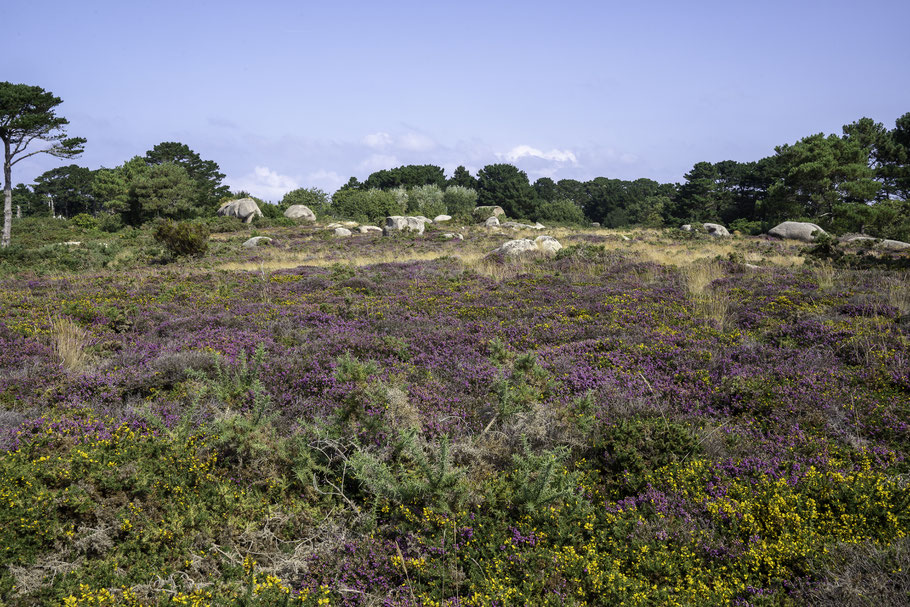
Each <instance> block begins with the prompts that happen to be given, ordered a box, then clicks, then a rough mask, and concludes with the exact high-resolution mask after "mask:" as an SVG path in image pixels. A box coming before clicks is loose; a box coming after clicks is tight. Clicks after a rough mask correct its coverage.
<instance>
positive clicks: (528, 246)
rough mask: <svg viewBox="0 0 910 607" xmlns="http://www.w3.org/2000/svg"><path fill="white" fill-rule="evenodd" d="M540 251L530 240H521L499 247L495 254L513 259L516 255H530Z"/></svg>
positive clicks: (508, 242)
mask: <svg viewBox="0 0 910 607" xmlns="http://www.w3.org/2000/svg"><path fill="white" fill-rule="evenodd" d="M536 251H538V248H537V243H535V242H534V241H533V240H531V239H530V238H519V239H518V240H509V241H506V242H504V243H502V245H500V246H499V248H497V249H496V250H495V251H493V254H499V255H503V256H506V257H513V256H515V255H521V254H522V253H530V252H536Z"/></svg>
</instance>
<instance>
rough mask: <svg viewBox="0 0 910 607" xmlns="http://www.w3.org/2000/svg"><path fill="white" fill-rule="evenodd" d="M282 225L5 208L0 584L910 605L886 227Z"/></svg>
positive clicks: (23, 595)
mask: <svg viewBox="0 0 910 607" xmlns="http://www.w3.org/2000/svg"><path fill="white" fill-rule="evenodd" d="M28 221H32V222H36V223H35V224H34V226H33V227H34V230H31V229H29V228H28V226H29V224H28V223H27V222H28ZM41 222H44V224H42V223H41ZM54 222H56V223H54ZM218 222H220V224H221V226H222V228H223V230H221V229H219V227H218ZM231 222H232V223H231ZM280 223H282V222H280V221H279V222H277V223H271V224H270V223H269V221H268V220H265V221H263V222H262V223H259V224H258V225H257V224H256V223H254V224H253V225H249V226H245V225H242V224H241V223H240V222H239V221H238V220H236V219H228V218H225V219H223V220H217V221H216V222H212V223H210V224H209V226H208V229H210V230H211V231H212V232H214V233H213V235H212V238H211V239H210V240H209V241H208V251H207V252H206V253H204V254H203V255H201V256H197V257H180V258H178V259H176V260H175V259H173V258H172V257H171V255H170V254H169V253H168V252H167V251H166V250H165V248H164V247H163V246H162V244H160V243H159V242H157V241H155V239H154V233H155V230H154V229H153V228H152V227H148V228H138V229H137V228H131V229H129V230H126V231H120V232H113V233H109V232H104V231H102V230H99V229H98V228H97V227H88V228H86V227H79V226H78V225H75V224H74V223H73V222H67V221H60V220H52V219H45V220H37V219H35V220H21V221H20V222H18V224H17V225H18V226H19V227H17V228H16V231H15V232H14V233H15V234H16V236H17V238H18V243H17V244H15V245H14V246H13V247H11V248H10V249H7V250H6V251H7V252H6V253H5V254H4V255H5V256H4V258H3V261H2V268H3V276H4V277H3V279H2V287H0V300H2V302H0V305H2V310H3V312H2V316H0V342H2V343H0V424H2V431H0V441H2V449H3V452H2V453H3V454H2V455H0V563H2V568H0V597H2V599H0V603H2V604H4V605H9V606H20V605H36V604H47V605H74V606H75V605H173V604H184V605H298V604H299V605H326V604H331V605H522V604H529V605H545V604H550V605H619V604H625V605H804V604H819V605H866V604H880V605H901V604H906V601H907V597H908V592H910V561H908V556H907V554H908V547H910V545H908V539H907V533H908V531H910V510H908V506H910V487H908V485H907V481H906V479H907V472H908V464H907V457H908V452H910V449H908V447H910V443H908V419H910V418H908V413H910V411H908V409H910V295H908V294H910V276H908V274H907V272H906V262H905V257H901V255H896V256H894V257H893V258H889V259H887V260H886V259H884V258H883V259H880V260H878V261H879V262H881V263H880V264H879V265H877V266H876V265H872V264H867V266H868V267H862V268H858V267H857V266H856V265H855V264H853V265H851V264H846V265H845V264H843V263H841V261H843V260H840V261H835V262H831V261H827V262H824V261H819V260H817V259H816V257H813V256H812V255H810V254H809V253H808V252H807V251H808V250H807V249H806V248H803V247H805V245H798V244H796V243H793V242H786V241H783V242H782V241H775V240H771V239H768V238H766V237H758V238H753V237H734V238H732V239H713V238H710V237H708V236H704V235H699V234H687V233H683V232H679V231H672V230H671V231H663V230H647V229H638V230H629V231H626V232H623V233H619V232H616V231H612V230H606V229H584V230H581V229H570V228H559V229H555V230H548V231H547V233H549V234H553V235H555V236H557V237H558V238H559V239H560V240H561V242H562V243H563V245H564V246H565V248H564V249H563V250H562V251H560V252H559V253H558V254H557V255H556V256H555V257H543V256H540V257H538V256H525V257H519V258H516V259H512V260H502V259H498V258H489V257H487V256H486V254H487V253H488V252H489V251H490V250H492V249H493V248H495V247H496V246H498V245H499V244H501V243H502V241H503V240H505V239H507V238H510V237H512V236H510V235H505V234H501V233H496V232H495V231H490V230H486V229H484V228H474V227H470V228H467V229H464V230H462V231H463V232H464V233H465V235H466V237H465V240H463V241H458V240H450V241H445V240H443V239H442V238H441V237H440V233H441V230H439V229H435V228H434V227H430V228H429V229H428V230H427V232H426V233H425V234H423V235H420V236H416V235H408V234H402V235H398V236H390V237H383V236H381V235H376V234H355V235H354V236H353V237H350V238H347V239H343V240H340V239H334V238H331V237H329V236H327V232H326V231H325V230H324V229H322V228H320V227H314V226H310V225H293V226H287V225H278V224H280ZM54 225H56V226H57V227H56V228H53V227H52V226H54ZM270 225H271V226H272V227H268V226H270ZM49 226H51V227H49ZM231 227H232V228H233V229H235V230H236V231H227V230H228V228H231ZM446 229H447V230H448V229H452V228H446ZM53 230H56V231H53ZM253 234H261V235H268V236H270V237H272V238H273V242H272V246H268V247H259V248H255V249H243V248H241V247H240V246H239V245H240V243H242V242H243V241H244V240H246V239H247V238H249V237H250V236H251V235H253ZM67 241H80V242H82V244H81V245H79V246H65V245H57V244H53V243H56V242H67ZM17 246H18V247H19V248H18V249H17V248H16V247H17ZM17 251H18V252H17ZM35 251H40V252H41V253H40V254H38V253H35ZM14 255H15V256H14ZM33 255H35V256H36V257H35V259H33V257H32V256H33ZM904 256H906V254H904ZM38 257H40V261H39V260H38ZM886 261H887V263H885V262H886ZM747 264H748V265H747ZM901 264H904V265H903V268H902V267H901Z"/></svg>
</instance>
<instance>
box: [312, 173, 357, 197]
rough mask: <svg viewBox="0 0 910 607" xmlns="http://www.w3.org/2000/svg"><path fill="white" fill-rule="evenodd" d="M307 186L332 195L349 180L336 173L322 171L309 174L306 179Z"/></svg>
mask: <svg viewBox="0 0 910 607" xmlns="http://www.w3.org/2000/svg"><path fill="white" fill-rule="evenodd" d="M305 180H306V186H305V187H311V188H321V189H322V190H323V191H324V192H328V193H329V194H331V193H332V192H334V191H335V190H337V189H338V188H340V187H341V186H343V185H344V184H345V183H347V181H348V178H347V177H344V176H342V175H340V174H338V173H336V172H335V171H326V170H324V169H320V170H318V171H314V172H312V173H308V174H307V176H306V178H305Z"/></svg>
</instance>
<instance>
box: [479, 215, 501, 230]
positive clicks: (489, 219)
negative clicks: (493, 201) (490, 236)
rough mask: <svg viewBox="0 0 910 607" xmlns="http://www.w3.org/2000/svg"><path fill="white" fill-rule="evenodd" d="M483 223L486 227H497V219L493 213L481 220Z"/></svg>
mask: <svg viewBox="0 0 910 607" xmlns="http://www.w3.org/2000/svg"><path fill="white" fill-rule="evenodd" d="M483 225H485V226H487V227H488V228H498V227H499V219H497V218H496V216H495V215H493V216H490V217H487V220H486V221H484V222H483Z"/></svg>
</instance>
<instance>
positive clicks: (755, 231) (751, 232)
mask: <svg viewBox="0 0 910 607" xmlns="http://www.w3.org/2000/svg"><path fill="white" fill-rule="evenodd" d="M762 227H763V226H762V222H760V221H749V220H748V219H744V218H741V219H737V220H736V221H731V222H730V232H731V233H732V232H739V233H740V234H745V235H746V236H758V235H759V234H761V233H762V232H763V231H764V230H763V229H762Z"/></svg>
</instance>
